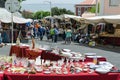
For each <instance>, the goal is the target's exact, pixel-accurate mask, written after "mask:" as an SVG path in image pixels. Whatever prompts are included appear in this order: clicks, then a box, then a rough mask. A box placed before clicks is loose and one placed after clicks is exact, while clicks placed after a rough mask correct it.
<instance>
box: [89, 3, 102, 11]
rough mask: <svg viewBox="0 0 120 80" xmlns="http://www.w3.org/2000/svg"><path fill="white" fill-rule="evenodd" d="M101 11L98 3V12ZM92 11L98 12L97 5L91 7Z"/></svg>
mask: <svg viewBox="0 0 120 80" xmlns="http://www.w3.org/2000/svg"><path fill="white" fill-rule="evenodd" d="M99 11H100V4H99V3H98V12H99ZM90 12H92V13H95V12H96V6H94V7H92V8H91V9H90Z"/></svg>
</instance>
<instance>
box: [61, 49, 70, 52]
mask: <svg viewBox="0 0 120 80" xmlns="http://www.w3.org/2000/svg"><path fill="white" fill-rule="evenodd" d="M63 51H65V52H70V51H71V50H69V49H63Z"/></svg>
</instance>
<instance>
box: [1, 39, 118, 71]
mask: <svg viewBox="0 0 120 80" xmlns="http://www.w3.org/2000/svg"><path fill="white" fill-rule="evenodd" d="M35 41H36V47H39V46H40V45H50V46H52V47H59V48H60V49H64V48H65V49H71V50H72V51H75V52H80V53H82V54H83V53H89V52H90V53H97V55H100V56H104V57H106V58H107V60H108V61H109V62H111V63H112V64H114V65H115V66H117V67H118V68H119V69H120V62H119V61H120V47H116V46H115V47H113V46H108V45H97V46H95V47H89V46H86V45H80V44H78V43H74V42H72V43H71V44H64V41H58V42H57V43H53V42H51V40H50V41H47V40H43V41H40V40H38V39H35ZM25 44H29V45H31V40H29V42H28V43H25ZM9 51H10V44H7V46H4V47H2V48H0V55H1V56H2V55H9Z"/></svg>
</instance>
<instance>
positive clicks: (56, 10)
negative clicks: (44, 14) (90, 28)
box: [51, 7, 74, 16]
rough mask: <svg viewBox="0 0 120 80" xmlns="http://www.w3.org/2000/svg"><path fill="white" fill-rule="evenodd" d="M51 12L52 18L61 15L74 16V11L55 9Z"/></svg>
mask: <svg viewBox="0 0 120 80" xmlns="http://www.w3.org/2000/svg"><path fill="white" fill-rule="evenodd" d="M51 10H52V16H53V15H61V14H74V13H73V12H72V11H70V10H66V9H65V8H58V7H53V8H52V9H51Z"/></svg>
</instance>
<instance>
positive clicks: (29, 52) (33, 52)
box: [26, 49, 44, 59]
mask: <svg viewBox="0 0 120 80" xmlns="http://www.w3.org/2000/svg"><path fill="white" fill-rule="evenodd" d="M41 54H44V50H41V49H26V57H27V58H28V59H36V58H37V57H38V56H41Z"/></svg>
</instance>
